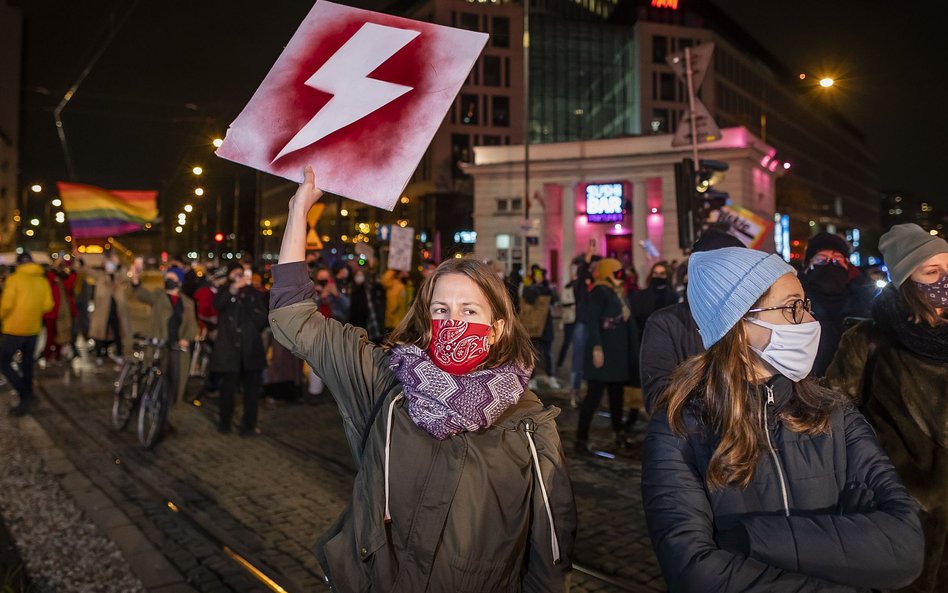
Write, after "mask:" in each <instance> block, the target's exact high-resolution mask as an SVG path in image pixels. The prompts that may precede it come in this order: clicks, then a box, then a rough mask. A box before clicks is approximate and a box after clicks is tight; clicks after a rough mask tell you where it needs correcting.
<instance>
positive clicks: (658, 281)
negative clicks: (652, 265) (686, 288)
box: [648, 278, 668, 290]
mask: <svg viewBox="0 0 948 593" xmlns="http://www.w3.org/2000/svg"><path fill="white" fill-rule="evenodd" d="M648 285H649V286H650V287H652V288H656V289H658V290H664V289H665V288H667V287H668V278H652V279H651V280H649V283H648Z"/></svg>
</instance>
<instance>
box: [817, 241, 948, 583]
mask: <svg viewBox="0 0 948 593" xmlns="http://www.w3.org/2000/svg"><path fill="white" fill-rule="evenodd" d="M879 250H880V251H881V252H882V255H883V257H884V258H885V262H886V265H887V266H888V268H889V275H890V276H891V278H892V282H891V284H889V285H888V286H886V287H885V289H883V290H882V293H881V294H880V295H879V296H878V297H876V301H875V303H874V305H873V309H872V319H870V320H866V321H862V322H860V323H859V324H857V325H856V326H854V327H853V328H852V329H850V330H849V331H847V332H846V333H844V334H843V337H842V338H841V339H840V343H839V350H837V352H836V356H835V358H834V359H833V362H832V364H830V367H829V369H827V373H826V383H827V385H828V386H830V387H831V388H833V389H836V390H838V391H840V392H842V393H845V394H846V395H848V396H849V397H850V399H852V400H853V402H854V403H856V404H857V405H859V406H860V407H861V408H862V410H863V411H864V413H865V414H866V418H868V419H869V422H871V423H872V425H873V426H874V427H875V429H876V432H877V433H878V434H879V440H880V441H881V442H882V446H883V448H884V449H885V450H886V452H887V453H888V454H889V457H891V458H892V463H894V464H895V468H896V470H898V472H899V475H900V476H901V477H902V479H903V480H904V481H905V485H906V486H907V487H908V489H909V492H910V493H911V494H912V495H913V496H914V497H915V498H916V499H917V500H918V502H919V503H920V504H921V507H922V526H923V527H924V529H925V539H926V553H925V570H924V572H923V573H922V576H921V577H919V579H918V580H917V581H916V582H915V583H913V584H912V585H911V586H910V587H908V588H907V589H905V591H913V592H926V593H928V592H931V593H934V592H941V591H945V590H946V589H948V548H946V542H948V242H945V240H944V239H941V238H939V237H935V236H932V235H930V234H929V233H928V232H927V231H925V230H924V229H923V228H921V227H920V226H918V225H916V224H900V225H896V226H893V227H892V229H891V230H889V232H887V233H886V234H884V235H882V238H881V239H880V240H879Z"/></svg>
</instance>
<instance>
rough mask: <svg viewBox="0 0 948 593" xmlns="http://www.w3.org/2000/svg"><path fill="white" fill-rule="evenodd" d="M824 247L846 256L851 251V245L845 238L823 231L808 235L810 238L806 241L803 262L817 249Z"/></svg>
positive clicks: (808, 260) (820, 249) (811, 256)
mask: <svg viewBox="0 0 948 593" xmlns="http://www.w3.org/2000/svg"><path fill="white" fill-rule="evenodd" d="M824 249H829V250H831V251H838V252H840V253H842V254H843V255H846V256H848V255H849V253H850V252H851V251H852V247H850V246H849V243H848V242H847V241H846V239H843V238H842V237H840V236H839V235H836V234H833V233H827V232H825V231H824V232H822V233H817V234H815V235H813V236H812V237H810V240H809V241H807V242H806V254H805V255H804V258H803V259H804V262H806V263H809V262H810V260H811V259H812V258H813V256H814V255H816V252H817V251H823V250H824Z"/></svg>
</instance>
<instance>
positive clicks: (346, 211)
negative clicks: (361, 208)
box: [339, 208, 349, 216]
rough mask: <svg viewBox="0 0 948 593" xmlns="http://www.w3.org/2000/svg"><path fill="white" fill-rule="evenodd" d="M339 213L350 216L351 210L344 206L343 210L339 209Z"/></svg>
mask: <svg viewBox="0 0 948 593" xmlns="http://www.w3.org/2000/svg"><path fill="white" fill-rule="evenodd" d="M339 214H340V215H342V216H349V211H348V210H346V209H345V208H343V209H342V210H340V211H339Z"/></svg>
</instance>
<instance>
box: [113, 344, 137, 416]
mask: <svg viewBox="0 0 948 593" xmlns="http://www.w3.org/2000/svg"><path fill="white" fill-rule="evenodd" d="M137 400H138V364H137V361H134V360H126V361H125V364H123V365H122V370H121V372H119V376H118V379H117V380H116V381H115V396H114V398H113V400H112V428H113V429H114V430H116V431H121V430H125V427H126V426H128V421H129V419H130V418H131V417H132V412H134V411H135V404H136V403H137Z"/></svg>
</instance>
